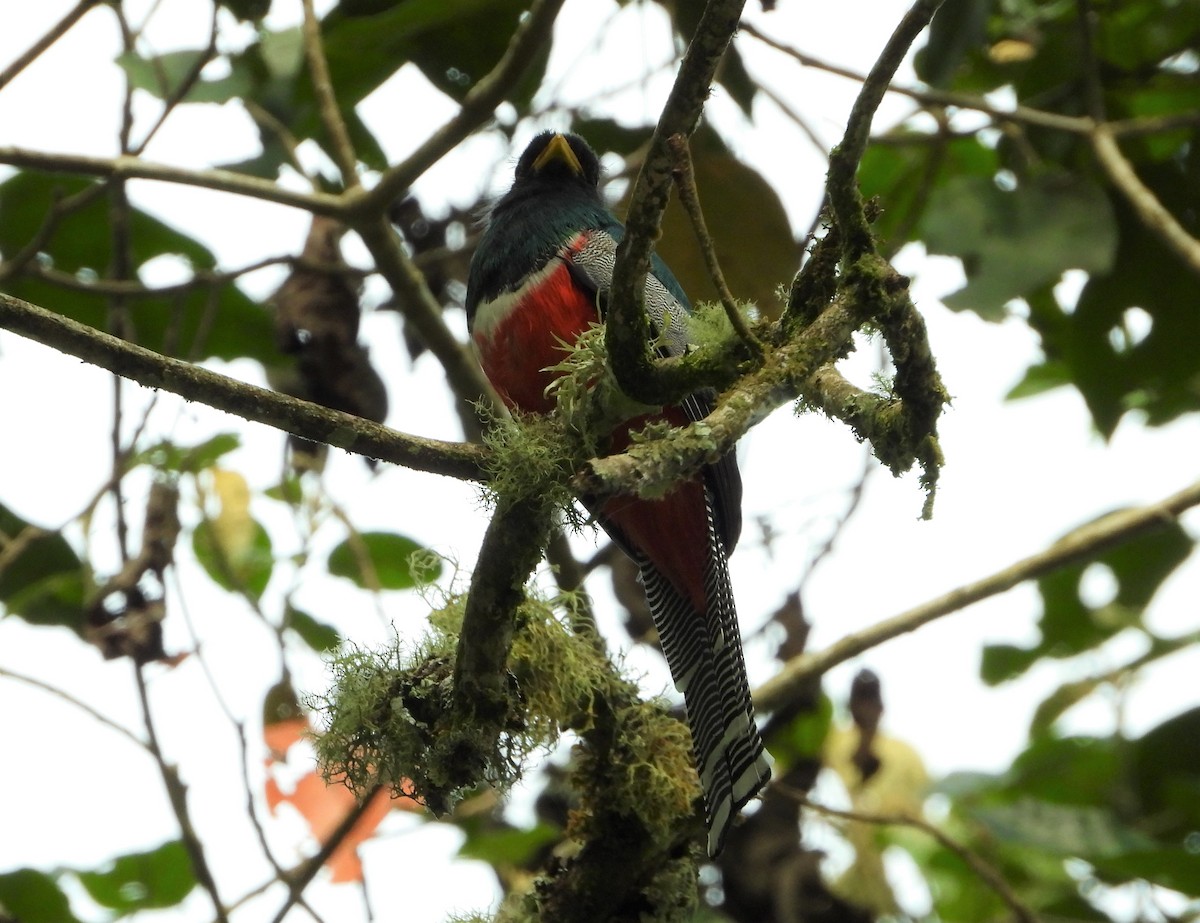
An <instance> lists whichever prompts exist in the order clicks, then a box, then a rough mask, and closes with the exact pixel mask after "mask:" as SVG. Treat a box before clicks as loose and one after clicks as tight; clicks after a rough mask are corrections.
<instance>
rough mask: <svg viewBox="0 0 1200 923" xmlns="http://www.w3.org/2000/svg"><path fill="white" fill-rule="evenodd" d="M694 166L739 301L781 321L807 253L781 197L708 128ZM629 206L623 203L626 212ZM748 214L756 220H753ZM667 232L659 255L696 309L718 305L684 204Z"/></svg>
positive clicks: (669, 213)
mask: <svg viewBox="0 0 1200 923" xmlns="http://www.w3.org/2000/svg"><path fill="white" fill-rule="evenodd" d="M692 161H693V165H694V167H695V174H696V187H697V189H698V191H699V195H700V204H701V206H702V208H703V209H704V220H705V223H706V224H707V225H708V233H709V235H710V236H711V237H712V239H713V245H714V247H715V248H716V252H717V259H718V260H719V261H720V264H721V270H722V272H723V273H724V275H725V282H726V283H727V284H728V286H729V289H730V291H732V292H733V296H734V297H735V298H737V299H740V300H747V301H753V302H754V303H755V304H756V305H758V309H759V310H760V311H761V312H762V313H763V314H764V315H765V316H767V317H778V316H779V313H780V311H781V310H782V307H783V304H782V302H781V301H780V299H779V295H778V291H777V289H778V287H779V286H780V285H786V284H787V283H788V282H790V281H791V278H792V276H793V275H794V274H795V272H796V269H797V267H798V266H799V265H800V246H799V244H797V243H796V240H795V238H794V237H793V236H792V228H791V224H790V222H789V221H788V216H787V212H786V211H785V210H784V208H783V203H782V202H781V201H780V199H779V194H778V193H777V192H776V191H775V189H774V188H773V187H772V186H771V185H770V183H768V182H767V181H766V180H765V179H764V178H763V177H762V175H761V174H760V173H759V172H758V171H757V170H755V169H754V168H753V167H750V166H748V165H746V164H744V163H742V161H740V160H738V159H737V158H736V157H734V155H733V154H731V153H730V152H729V151H728V150H727V149H726V147H725V144H724V142H722V141H721V140H720V138H719V137H718V136H717V134H716V132H714V131H712V130H711V129H707V128H705V127H703V126H702V127H701V129H700V130H699V131H697V132H696V134H695V136H694V137H693V139H692ZM624 206H625V202H622V205H621V210H623V209H624ZM747 215H753V216H754V217H753V220H752V221H747V219H746V216H747ZM662 232H663V233H662V238H661V239H660V240H659V242H658V243H657V245H656V248H655V249H656V250H657V252H658V255H659V256H661V257H662V258H663V260H664V261H665V262H666V264H667V265H668V266H669V267H670V268H671V271H672V272H673V273H674V274H675V277H676V278H677V279H679V282H680V284H681V285H682V286H683V290H684V291H685V292H687V295H688V298H690V299H691V301H692V303H693V304H698V303H700V302H703V301H710V302H711V301H717V300H718V295H717V290H716V288H715V287H714V286H713V284H712V281H711V279H710V278H709V274H708V270H707V269H706V268H705V265H704V257H703V255H702V254H701V252H700V247H699V245H698V244H697V242H696V235H695V232H694V231H693V230H692V225H691V221H689V220H688V217H687V213H686V212H685V211H684V209H683V207H682V206H681V205H680V204H679V202H678V200H677V197H674V196H673V197H672V198H671V201H670V204H669V205H668V206H667V210H666V212H665V213H664V214H663V221H662Z"/></svg>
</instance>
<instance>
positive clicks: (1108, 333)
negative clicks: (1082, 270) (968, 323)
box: [1030, 144, 1200, 436]
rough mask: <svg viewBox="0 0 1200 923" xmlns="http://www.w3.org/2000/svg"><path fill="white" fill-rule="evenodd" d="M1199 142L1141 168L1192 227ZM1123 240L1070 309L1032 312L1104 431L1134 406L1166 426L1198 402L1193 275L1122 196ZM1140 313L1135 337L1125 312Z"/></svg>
mask: <svg viewBox="0 0 1200 923" xmlns="http://www.w3.org/2000/svg"><path fill="white" fill-rule="evenodd" d="M1197 148H1200V145H1196V144H1192V145H1190V146H1189V148H1188V150H1189V155H1188V158H1187V159H1186V160H1182V161H1172V162H1169V163H1162V164H1151V165H1140V166H1139V167H1138V175H1139V178H1141V179H1142V181H1143V182H1144V183H1146V185H1147V186H1148V187H1149V188H1150V189H1151V190H1152V191H1153V192H1154V193H1155V195H1156V196H1157V197H1158V199H1159V200H1160V201H1161V202H1165V203H1170V206H1171V207H1172V209H1173V210H1174V211H1175V213H1176V216H1177V217H1178V218H1179V219H1180V220H1181V221H1182V222H1183V224H1184V227H1185V228H1188V229H1189V230H1190V232H1191V233H1192V234H1196V233H1197V232H1198V231H1200V150H1198V149H1197ZM1114 211H1115V214H1116V218H1117V227H1118V229H1119V232H1120V242H1119V245H1118V247H1117V251H1116V259H1115V262H1114V264H1113V266H1112V268H1111V271H1109V272H1106V273H1099V272H1098V273H1097V274H1095V275H1093V276H1092V277H1091V278H1090V279H1089V280H1088V282H1087V283H1086V284H1085V285H1084V287H1083V290H1082V291H1081V292H1080V295H1079V299H1078V301H1077V302H1076V304H1075V306H1074V310H1073V311H1070V312H1051V311H1049V310H1046V309H1041V310H1038V311H1034V312H1032V313H1031V315H1030V322H1031V324H1032V325H1033V326H1034V327H1035V329H1037V330H1038V332H1039V333H1040V334H1041V335H1042V339H1043V344H1044V349H1045V351H1046V354H1047V356H1048V357H1050V358H1052V359H1055V360H1057V361H1061V362H1063V363H1064V364H1065V365H1066V366H1067V368H1068V369H1069V370H1070V374H1071V378H1072V380H1073V381H1074V383H1075V385H1076V387H1077V388H1078V389H1079V391H1080V393H1081V394H1083V397H1084V399H1085V400H1086V401H1087V404H1088V409H1089V410H1091V412H1092V417H1093V419H1094V420H1095V422H1096V426H1097V427H1098V428H1099V430H1100V431H1101V432H1102V433H1104V434H1105V435H1106V436H1107V435H1110V434H1111V433H1112V432H1113V430H1114V429H1115V428H1116V425H1117V423H1118V422H1119V421H1120V419H1121V417H1122V416H1123V415H1124V414H1125V412H1126V411H1128V410H1131V409H1134V408H1136V409H1139V410H1141V411H1142V412H1143V413H1145V415H1146V418H1147V420H1148V421H1149V422H1150V423H1151V424H1162V423H1166V422H1169V421H1170V420H1173V419H1175V418H1176V417H1178V416H1179V415H1180V414H1183V413H1187V412H1190V411H1194V410H1195V409H1196V408H1197V403H1198V402H1197V396H1196V395H1197V391H1196V382H1197V381H1198V380H1200V350H1197V349H1195V348H1194V344H1195V343H1196V342H1200V312H1197V311H1195V310H1193V309H1192V306H1193V302H1194V296H1195V289H1196V281H1195V276H1194V274H1192V273H1191V272H1190V271H1189V270H1188V268H1187V267H1186V266H1184V264H1183V263H1182V262H1181V261H1180V260H1179V259H1178V258H1177V257H1176V256H1175V255H1174V254H1173V253H1170V252H1168V251H1167V250H1166V248H1165V247H1164V245H1163V244H1162V243H1161V241H1160V240H1159V239H1158V237H1157V236H1156V235H1155V234H1153V233H1151V232H1150V231H1148V230H1147V229H1146V227H1145V226H1144V225H1143V223H1142V222H1141V220H1140V219H1139V218H1137V217H1136V216H1135V215H1134V214H1133V213H1132V211H1131V210H1130V208H1129V206H1128V205H1127V204H1126V203H1125V201H1124V199H1123V198H1121V197H1117V198H1116V199H1114ZM1129 311H1136V312H1138V313H1139V314H1140V316H1141V317H1142V322H1141V326H1143V327H1144V328H1148V329H1144V330H1143V331H1142V333H1141V335H1140V336H1137V337H1133V336H1130V334H1129V331H1128V320H1127V312H1129Z"/></svg>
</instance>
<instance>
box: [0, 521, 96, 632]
mask: <svg viewBox="0 0 1200 923" xmlns="http://www.w3.org/2000/svg"><path fill="white" fill-rule="evenodd" d="M32 528H33V526H32V525H31V524H30V523H28V522H26V521H25V520H23V519H22V518H21V517H19V516H17V514H16V513H14V512H12V510H10V509H9V508H8V507H6V506H4V505H3V504H0V536H2V537H3V540H4V541H5V542H7V541H14V540H20V539H21V537H22V534H23V533H25V534H28V533H26V531H25V530H27V529H32ZM3 548H4V545H0V550H3ZM83 592H84V591H83V563H82V562H81V561H80V560H79V556H78V555H77V554H75V552H74V550H73V549H72V548H71V546H70V545H69V544H68V543H67V540H66V539H65V538H63V537H62V535H61V534H60V533H58V532H50V533H49V534H46V535H41V536H39V537H38V538H34V539H32V540H31V541H30V542H29V543H28V544H27V545H26V546H25V548H24V550H23V551H22V552H21V553H20V554H18V555H17V556H16V557H15V558H12V559H11V560H9V561H8V562H7V563H6V565H5V567H4V568H3V569H0V603H3V604H4V608H5V614H6V615H17V616H20V617H21V618H23V619H24V620H25V621H27V622H29V623H31V624H34V625H65V626H66V627H68V628H70V629H71V630H72V631H75V632H76V633H79V632H82V630H83V617H84V614H83Z"/></svg>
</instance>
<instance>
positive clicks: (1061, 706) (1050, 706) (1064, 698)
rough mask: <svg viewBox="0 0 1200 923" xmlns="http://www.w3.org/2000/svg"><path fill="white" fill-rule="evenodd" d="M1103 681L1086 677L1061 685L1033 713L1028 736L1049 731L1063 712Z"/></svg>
mask: <svg viewBox="0 0 1200 923" xmlns="http://www.w3.org/2000/svg"><path fill="white" fill-rule="evenodd" d="M1104 682H1105V680H1103V679H1102V678H1096V677H1091V676H1089V677H1087V678H1085V679H1081V680H1076V681H1074V682H1069V683H1062V684H1060V685H1059V686H1058V688H1056V689H1055V690H1054V691H1053V692H1051V693H1050V694H1049V695H1048V696H1046V697H1045V698H1044V699H1042V701H1041V702H1040V703H1038V707H1037V709H1036V710H1035V711H1034V713H1033V719H1032V720H1031V721H1030V722H1029V736H1030V737H1037V736H1039V735H1041V734H1044V733H1046V732H1047V731H1049V730H1050V727H1051V726H1052V725H1053V724H1054V722H1055V721H1057V720H1058V719H1059V718H1060V717H1061V716H1062V714H1063V713H1064V712H1066V711H1067V710H1068V709H1070V708H1072V707H1073V706H1075V705H1077V704H1078V703H1080V702H1082V701H1083V700H1084V699H1086V698H1087V697H1088V696H1090V695H1091V694H1092V693H1093V692H1095V691H1096V689H1097V688H1098V687H1099V686H1101V685H1102V684H1103V683H1104Z"/></svg>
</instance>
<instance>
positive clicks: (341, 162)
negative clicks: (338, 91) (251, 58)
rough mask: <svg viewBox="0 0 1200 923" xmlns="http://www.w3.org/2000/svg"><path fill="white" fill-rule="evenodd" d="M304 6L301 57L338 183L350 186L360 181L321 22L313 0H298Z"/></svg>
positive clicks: (357, 184)
mask: <svg viewBox="0 0 1200 923" xmlns="http://www.w3.org/2000/svg"><path fill="white" fill-rule="evenodd" d="M302 3H303V6H304V26H303V35H304V57H305V59H306V60H307V61H308V73H309V77H310V79H311V80H312V86H313V93H314V95H315V96H316V98H317V111H318V112H319V113H320V116H321V123H322V124H323V125H324V126H325V132H326V133H327V134H328V135H329V142H330V144H331V145H332V146H333V150H332V154H333V162H334V163H336V164H337V167H338V170H339V171H341V174H342V185H343V186H345V187H346V188H347V189H353V188H356V187H358V186H361V185H362V182H361V181H360V180H359V178H358V157H357V156H356V155H355V153H354V145H353V144H352V143H351V142H350V133H349V132H348V131H347V130H346V121H345V119H343V118H342V111H341V109H339V108H338V102H337V96H336V95H335V93H334V88H333V78H332V77H330V75H329V62H328V61H327V60H326V59H325V46H324V45H323V44H322V42H321V23H320V21H319V20H318V19H317V13H316V10H315V9H314V8H313V0H302Z"/></svg>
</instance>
